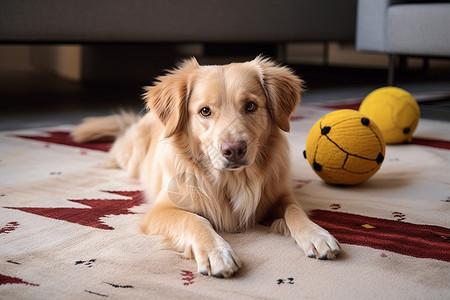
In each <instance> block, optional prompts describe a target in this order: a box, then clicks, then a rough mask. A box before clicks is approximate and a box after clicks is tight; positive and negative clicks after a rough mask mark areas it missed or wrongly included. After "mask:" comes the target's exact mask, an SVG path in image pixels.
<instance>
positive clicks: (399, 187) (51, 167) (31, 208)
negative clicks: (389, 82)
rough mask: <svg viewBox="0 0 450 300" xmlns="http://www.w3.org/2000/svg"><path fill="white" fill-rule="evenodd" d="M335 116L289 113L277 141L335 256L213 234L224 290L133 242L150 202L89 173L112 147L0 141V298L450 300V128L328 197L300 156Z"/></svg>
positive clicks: (428, 124) (125, 184) (151, 239)
mask: <svg viewBox="0 0 450 300" xmlns="http://www.w3.org/2000/svg"><path fill="white" fill-rule="evenodd" d="M349 105H350V106H351V105H352V104H351V103H350V104H349ZM344 106H345V105H344ZM344 106H341V107H344ZM339 107H340V106H334V108H326V107H324V106H320V105H309V106H306V105H305V106H303V107H302V108H300V109H299V110H298V113H297V116H296V117H294V118H293V120H292V125H291V126H292V132H291V133H290V134H289V141H290V144H291V150H292V164H293V168H292V169H293V179H292V185H293V187H294V189H295V193H296V197H297V199H298V201H299V202H300V203H301V204H302V206H303V207H304V209H305V210H307V211H308V212H309V214H310V216H311V218H312V219H313V220H315V221H316V222H317V223H319V224H320V225H321V226H323V227H325V228H326V229H327V230H329V231H330V232H331V233H332V234H334V235H335V236H336V237H337V238H338V240H339V241H340V242H341V243H342V248H343V254H342V255H341V256H340V258H339V259H337V260H335V261H320V260H316V259H311V258H308V257H306V256H305V254H304V253H303V252H302V251H301V250H300V249H299V248H298V247H297V245H296V244H295V242H294V241H293V240H292V239H290V238H287V237H284V236H279V235H275V234H272V233H269V232H268V228H267V227H265V226H262V225H260V226H257V227H256V228H254V229H251V230H249V231H246V232H241V233H236V234H224V235H223V236H224V238H225V239H226V240H227V241H228V242H229V243H230V245H231V246H232V247H233V249H234V251H235V252H236V254H237V255H238V256H239V257H240V259H241V260H242V262H243V267H242V269H240V271H239V272H238V274H237V276H235V277H233V278H231V279H218V278H213V277H208V276H203V275H201V274H199V273H197V266H196V263H195V261H193V260H188V259H185V258H183V257H182V256H181V255H180V254H178V253H176V252H173V251H170V250H164V249H160V247H159V244H158V242H159V240H160V237H157V236H146V235H144V234H142V233H141V232H140V231H139V229H138V224H139V222H140V220H141V218H142V217H143V215H142V214H143V213H144V212H145V211H146V209H147V208H148V204H147V203H146V202H145V200H144V198H143V194H142V192H141V186H140V184H139V182H137V181H135V180H132V179H129V178H128V177H127V175H126V174H125V172H123V171H120V170H111V169H103V168H101V167H100V166H99V165H100V163H101V162H102V161H103V160H104V159H105V158H106V155H107V154H106V152H105V151H106V150H107V149H108V148H109V146H110V145H108V144H95V145H77V144H74V143H72V142H71V141H70V140H69V139H68V132H70V130H71V129H72V128H73V127H72V126H59V127H54V128H43V129H34V130H21V131H13V132H1V133H0V299H158V298H163V299H180V298H185V299H191V298H207V299H225V298H226V299H450V123H446V122H439V121H431V120H425V119H422V120H421V121H420V123H419V127H418V129H417V130H416V133H415V135H414V141H413V143H412V144H404V145H395V146H387V148H386V158H385V161H384V163H383V165H382V167H381V169H380V170H379V171H378V173H376V174H375V175H374V176H373V177H372V178H371V179H369V180H368V181H366V182H365V183H363V184H361V185H358V186H353V187H338V186H331V185H327V184H326V183H324V182H323V181H322V180H321V179H320V178H319V177H318V176H317V175H316V174H315V173H314V172H313V170H312V169H311V168H310V166H309V165H308V164H307V161H306V160H305V159H304V158H303V154H302V152H303V150H304V149H305V143H306V137H307V135H308V132H309V129H310V128H311V127H312V125H313V124H314V123H315V122H316V121H317V120H318V119H319V118H320V117H322V116H323V115H325V114H326V113H328V112H330V111H332V109H335V108H339Z"/></svg>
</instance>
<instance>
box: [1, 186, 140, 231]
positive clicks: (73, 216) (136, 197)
mask: <svg viewBox="0 0 450 300" xmlns="http://www.w3.org/2000/svg"><path fill="white" fill-rule="evenodd" d="M105 192H108V193H111V194H116V195H121V196H126V197H130V198H131V199H130V200H105V199H83V200H69V201H71V202H75V203H80V204H84V205H87V206H89V207H90V208H72V207H5V208H9V209H17V210H20V211H23V212H27V213H31V214H35V215H40V216H43V217H46V218H52V219H57V220H63V221H67V222H70V223H76V224H80V225H83V226H89V227H94V228H98V229H106V230H114V228H113V227H111V226H108V225H106V224H105V223H104V222H103V221H102V220H101V218H103V217H106V216H108V215H129V214H134V212H131V211H129V209H130V208H132V207H134V206H139V205H141V204H142V203H144V194H143V193H142V191H131V192H117V191H105Z"/></svg>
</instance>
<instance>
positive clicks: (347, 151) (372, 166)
mask: <svg viewBox="0 0 450 300" xmlns="http://www.w3.org/2000/svg"><path fill="white" fill-rule="evenodd" d="M384 154H385V143H384V140H383V136H382V134H381V131H380V129H379V128H378V126H377V125H376V124H375V122H372V120H370V119H369V118H367V117H366V116H364V115H363V114H362V113H360V112H358V111H356V110H351V109H341V110H336V111H334V112H331V113H329V114H327V115H325V116H324V117H322V118H321V119H320V120H319V121H317V123H316V124H314V126H313V127H312V128H311V130H310V132H309V134H308V138H307V139H306V150H305V152H304V155H305V158H306V159H307V160H308V162H309V164H310V165H311V167H312V168H313V170H314V171H315V172H316V173H317V175H319V176H320V177H321V178H322V179H323V180H324V181H325V182H327V183H331V184H346V185H351V184H358V183H361V182H363V181H365V180H367V179H369V178H370V177H371V176H372V175H373V174H375V173H376V172H377V171H378V169H379V168H380V166H381V164H382V162H383V160H384Z"/></svg>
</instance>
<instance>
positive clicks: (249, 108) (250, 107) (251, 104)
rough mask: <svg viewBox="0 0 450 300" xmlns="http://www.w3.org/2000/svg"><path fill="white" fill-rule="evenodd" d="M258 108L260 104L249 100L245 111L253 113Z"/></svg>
mask: <svg viewBox="0 0 450 300" xmlns="http://www.w3.org/2000/svg"><path fill="white" fill-rule="evenodd" d="M257 108H258V106H257V105H256V103H255V102H251V101H250V102H247V103H245V112H248V113H251V112H254V111H255V110H256V109H257Z"/></svg>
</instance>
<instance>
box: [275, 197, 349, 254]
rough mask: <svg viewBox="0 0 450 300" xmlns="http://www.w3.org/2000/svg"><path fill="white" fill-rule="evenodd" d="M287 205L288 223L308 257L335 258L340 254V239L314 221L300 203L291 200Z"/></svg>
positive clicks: (286, 219) (292, 233)
mask: <svg viewBox="0 0 450 300" xmlns="http://www.w3.org/2000/svg"><path fill="white" fill-rule="evenodd" d="M285 207H286V208H285V212H284V220H285V221H286V225H287V227H288V228H289V231H290V232H291V235H292V237H293V238H294V239H295V241H296V242H297V244H298V245H299V246H300V248H302V249H303V251H304V252H305V253H306V255H308V257H316V258H318V259H334V258H336V257H337V256H338V255H339V253H340V251H341V249H340V246H339V243H338V241H337V240H336V239H335V238H334V237H333V236H332V235H331V234H330V233H329V232H328V231H326V230H325V229H323V228H322V227H320V226H319V225H317V224H315V223H314V222H312V221H311V220H310V219H309V218H308V216H307V215H306V213H305V212H304V211H303V209H302V208H301V207H300V206H299V205H298V204H296V203H295V202H294V201H290V202H289V204H287V205H286V206H285ZM278 225H280V224H278Z"/></svg>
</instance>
